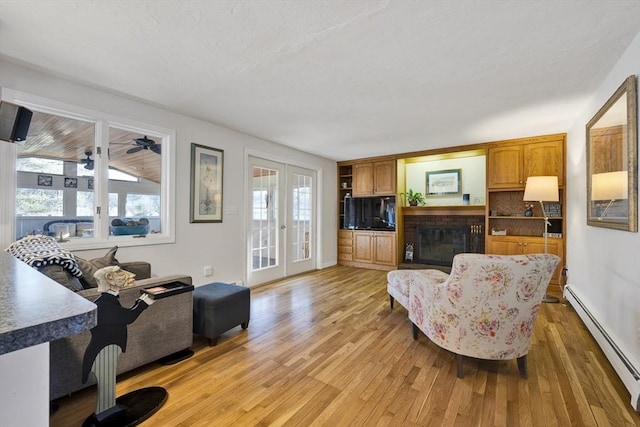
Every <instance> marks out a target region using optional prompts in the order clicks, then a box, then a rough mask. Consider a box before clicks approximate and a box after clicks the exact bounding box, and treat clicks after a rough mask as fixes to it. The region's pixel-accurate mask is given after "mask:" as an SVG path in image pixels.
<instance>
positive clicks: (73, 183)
mask: <svg viewBox="0 0 640 427" xmlns="http://www.w3.org/2000/svg"><path fill="white" fill-rule="evenodd" d="M64 188H78V178H65V179H64Z"/></svg>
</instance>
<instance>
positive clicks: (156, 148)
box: [149, 144, 161, 154]
mask: <svg viewBox="0 0 640 427" xmlns="http://www.w3.org/2000/svg"><path fill="white" fill-rule="evenodd" d="M149 149H150V150H151V151H153V152H154V153H156V154H161V149H160V144H153V145H152V146H150V147H149Z"/></svg>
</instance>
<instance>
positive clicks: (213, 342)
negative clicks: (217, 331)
mask: <svg viewBox="0 0 640 427" xmlns="http://www.w3.org/2000/svg"><path fill="white" fill-rule="evenodd" d="M216 345H218V337H215V338H209V347H214V346H216Z"/></svg>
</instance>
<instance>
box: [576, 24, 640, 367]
mask: <svg viewBox="0 0 640 427" xmlns="http://www.w3.org/2000/svg"><path fill="white" fill-rule="evenodd" d="M632 74H635V75H640V33H639V34H638V35H636V38H635V40H634V41H633V43H632V44H631V45H630V47H629V48H628V49H627V51H626V53H625V54H624V55H623V57H622V58H621V59H620V61H619V62H618V63H617V64H616V65H615V66H614V67H613V69H612V70H611V72H610V74H609V75H608V76H607V77H606V79H605V80H604V81H603V82H602V84H601V85H600V87H598V88H597V90H596V91H595V92H594V93H593V97H592V99H591V101H590V103H589V105H588V107H587V108H586V110H585V111H583V113H582V114H581V115H580V117H579V119H578V120H577V121H576V122H575V123H574V125H573V126H572V127H571V129H569V131H568V133H567V219H568V224H567V266H568V269H569V272H568V283H569V284H570V285H571V286H572V287H573V288H574V289H576V290H577V291H579V293H580V297H581V299H582V300H583V302H584V303H585V304H586V305H587V308H588V309H589V310H590V311H591V312H592V314H593V315H594V316H595V317H596V318H597V319H598V321H599V322H600V323H601V324H602V325H603V326H604V327H605V328H606V329H607V332H608V333H609V335H611V336H612V338H614V339H615V340H616V342H617V343H618V345H619V346H620V347H622V350H623V352H624V353H625V354H626V355H627V356H628V357H629V356H630V357H631V358H633V359H635V360H634V364H635V366H636V367H638V366H640V365H639V364H638V361H640V234H639V233H630V232H625V231H618V230H611V229H607V228H599V227H590V226H587V218H586V206H587V201H586V168H587V166H586V139H585V138H586V132H585V125H586V123H587V122H588V121H589V120H590V119H591V118H592V117H593V116H594V114H595V113H596V112H597V111H598V110H599V109H600V107H601V106H602V105H603V104H604V103H605V102H606V101H607V100H608V99H609V97H610V96H611V95H613V92H615V90H616V89H617V88H618V87H619V86H620V85H621V84H622V82H623V81H624V80H625V79H626V78H627V77H628V76H630V75H632Z"/></svg>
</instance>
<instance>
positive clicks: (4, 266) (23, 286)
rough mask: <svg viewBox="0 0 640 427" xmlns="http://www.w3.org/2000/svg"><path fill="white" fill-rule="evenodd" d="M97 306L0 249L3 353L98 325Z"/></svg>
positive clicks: (0, 348)
mask: <svg viewBox="0 0 640 427" xmlns="http://www.w3.org/2000/svg"><path fill="white" fill-rule="evenodd" d="M96 320H97V310H96V305H95V304H94V303H92V302H91V301H89V300H87V299H85V298H83V297H81V296H79V295H76V294H75V293H74V292H73V291H70V290H69V289H67V288H65V287H64V286H62V285H60V284H59V283H56V282H54V281H53V280H51V279H50V278H48V277H47V276H45V275H44V274H41V273H40V272H38V271H37V270H36V269H34V268H32V267H30V266H28V265H27V264H25V263H23V262H22V261H19V260H18V259H16V258H15V257H13V256H12V255H10V254H8V253H6V252H4V251H0V355H2V354H5V353H10V352H12V351H16V350H20V349H23V348H26V347H31V346H34V345H37V344H41V343H44V342H49V341H54V340H57V339H60V338H64V337H67V336H70V335H75V334H77V333H80V332H82V331H84V330H87V329H91V328H93V327H94V326H95V325H96Z"/></svg>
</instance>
